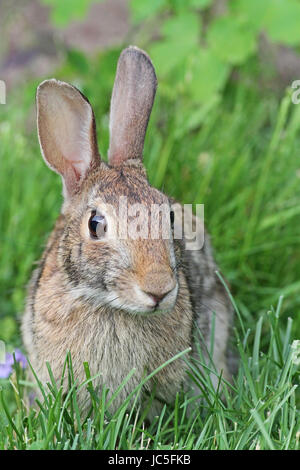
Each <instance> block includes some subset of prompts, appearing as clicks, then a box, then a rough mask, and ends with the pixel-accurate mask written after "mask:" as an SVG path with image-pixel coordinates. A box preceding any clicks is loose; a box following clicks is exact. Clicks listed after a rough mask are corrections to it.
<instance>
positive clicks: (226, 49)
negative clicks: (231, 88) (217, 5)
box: [207, 16, 257, 65]
mask: <svg viewBox="0 0 300 470" xmlns="http://www.w3.org/2000/svg"><path fill="white" fill-rule="evenodd" d="M207 42H208V44H209V45H210V47H211V48H212V50H213V52H214V53H215V55H216V56H218V57H219V58H220V59H221V60H224V61H225V62H229V63H231V64H233V65H237V64H241V63H243V62H244V61H245V60H246V59H247V58H248V57H249V56H250V55H251V54H253V53H254V52H255V50H256V47H257V44H256V32H255V30H254V29H253V28H252V27H251V25H250V23H247V22H244V21H234V20H233V18H232V17H230V16H222V17H219V18H217V19H216V20H215V21H214V22H213V23H212V24H211V26H210V29H209V30H208V34H207Z"/></svg>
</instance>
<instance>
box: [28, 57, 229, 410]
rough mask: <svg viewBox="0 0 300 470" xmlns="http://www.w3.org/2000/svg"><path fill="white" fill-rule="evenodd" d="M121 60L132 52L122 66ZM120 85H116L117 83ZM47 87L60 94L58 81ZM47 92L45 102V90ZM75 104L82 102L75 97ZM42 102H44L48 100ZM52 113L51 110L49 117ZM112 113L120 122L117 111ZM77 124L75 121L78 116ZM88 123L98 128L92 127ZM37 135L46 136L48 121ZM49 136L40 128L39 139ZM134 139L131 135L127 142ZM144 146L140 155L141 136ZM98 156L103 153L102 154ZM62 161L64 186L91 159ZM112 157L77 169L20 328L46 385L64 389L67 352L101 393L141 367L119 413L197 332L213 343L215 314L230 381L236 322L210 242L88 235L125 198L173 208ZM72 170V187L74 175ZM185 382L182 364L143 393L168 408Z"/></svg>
mask: <svg viewBox="0 0 300 470" xmlns="http://www.w3.org/2000/svg"><path fill="white" fill-rule="evenodd" d="M137 51H138V50H137V49H135V52H134V57H136V60H137V61H139V60H141V61H142V64H143V66H144V64H145V57H144V55H143V54H144V53H143V52H142V51H140V52H139V53H138V52H137ZM129 53H130V54H131V53H132V51H131V50H130V51H129ZM124 57H126V51H125V53H124V52H123V55H122V60H124ZM149 60H150V59H149V58H147V62H146V63H147V64H148V67H150V66H151V67H152V65H151V62H148V61H149ZM121 78H122V77H121ZM121 78H120V77H117V81H118V83H119V84H120V80H121ZM140 79H141V77H139V80H140ZM122 80H124V79H123V78H122ZM44 83H46V82H44ZM50 86H51V87H53V86H54V84H53V82H51V84H50ZM56 86H57V88H58V93H59V94H60V95H61V99H62V100H63V102H64V101H65V96H64V91H63V93H62V90H61V87H62V86H63V87H65V85H64V84H62V83H61V82H58V83H57V85H56ZM149 86H151V84H150V85H149ZM43 87H44V91H45V93H47V84H45V85H43ZM125 88H126V86H125ZM63 89H65V88H63ZM74 90H75V89H74ZM52 92H53V89H52V88H51V93H52ZM72 97H73V98H72V99H75V100H77V99H78V94H77V93H76V90H75V91H74V92H72ZM140 98H141V97H140ZM45 99H46V101H47V94H46V96H45ZM147 99H148V98H147ZM70 106H71V109H72V108H73V105H72V103H71V105H70V104H69V102H68V109H70ZM82 106H85V105H83V104H81V105H80V106H77V107H76V110H77V112H79V113H80V112H82V113H83V114H84V113H85V108H84V112H83V110H82ZM112 106H116V105H115V104H114V105H112ZM117 106H121V107H122V103H121V104H120V103H119V102H118V104H117ZM74 109H75V107H74ZM81 110H82V111H81ZM143 112H144V113H145V115H144V116H140V119H141V121H143V122H146V121H147V122H148V119H149V115H150V112H151V109H150V110H149V107H148V108H147V107H146V108H143V106H141V105H140V109H139V113H143ZM47 113H48V110H47V106H46V107H45V108H44V114H45V116H47ZM114 113H115V115H118V110H114ZM70 115H71V117H72V113H71V114H70ZM90 116H92V114H91V113H90ZM76 122H77V121H76ZM91 122H92V128H93V126H94V124H93V122H94V121H91ZM77 124H78V122H77ZM51 125H54V123H53V122H52V124H51ZM132 125H133V126H134V125H135V123H132ZM39 126H42V127H43V121H40V123H39ZM70 129H71V130H72V123H70ZM89 129H91V127H89ZM43 132H44V130H42V131H41V129H40V132H39V134H40V136H41V135H43ZM89 132H90V131H89ZM133 133H134V130H133V128H132V129H131V130H130V135H133ZM47 135H49V133H48V134H47ZM53 136H54V138H53V139H54V140H53V141H51V149H53V148H54V149H56V148H61V146H62V143H61V142H60V141H57V142H56V140H55V139H56V137H55V133H53ZM59 138H60V136H59V137H58V139H59ZM138 138H139V140H140V144H139V145H140V147H139V148H140V150H141V141H143V139H144V135H140V136H139V137H138ZM112 139H113V137H112ZM48 140H49V139H48V138H47V140H43V141H42V142H41V145H42V148H43V152H44V157H45V159H46V160H47V163H48V164H49V165H50V166H53V165H52V161H51V158H52V152H49V148H48ZM90 142H91V144H90V148H93V149H94V146H95V137H94V134H92V136H90ZM93 152H94V154H95V153H96V154H97V151H96V150H95V149H94V150H93ZM127 152H128V149H127ZM94 154H93V155H94ZM61 158H62V159H63V160H62V161H60V157H59V151H56V150H55V159H56V160H55V165H56V170H57V168H59V171H58V172H59V173H60V174H61V175H62V177H63V179H64V181H65V178H66V174H65V173H64V171H65V170H64V169H65V168H68V167H69V166H70V165H73V159H74V160H75V162H76V164H77V162H81V161H82V159H83V162H84V158H85V157H84V154H80V155H75V156H73V155H72V159H70V156H69V155H68V152H66V153H65V154H64V155H62V156H61ZM114 158H115V157H112V161H111V160H110V165H107V164H105V163H103V162H102V163H100V159H99V162H98V164H96V163H95V157H92V158H89V159H88V161H87V162H86V164H85V165H81V166H80V170H81V171H82V174H79V175H76V176H75V179H76V181H75V180H74V179H73V180H71V181H69V182H68V185H67V187H66V189H67V192H66V198H65V202H64V205H63V209H62V214H61V215H60V217H59V219H58V221H57V223H56V226H55V228H54V230H53V232H52V234H51V236H50V238H49V241H48V244H47V247H46V249H45V251H44V254H43V257H42V259H41V261H40V263H39V266H38V268H37V269H36V270H35V272H34V274H33V277H32V280H31V283H30V287H29V292H28V299H27V306H26V311H25V315H24V318H23V326H22V330H23V338H24V342H25V345H26V348H27V352H28V354H29V358H30V360H31V362H32V365H33V367H34V369H35V370H36V373H37V374H38V376H39V377H40V379H41V380H43V381H47V380H48V373H47V369H46V361H48V362H50V365H51V367H52V370H53V373H54V377H55V378H56V379H57V380H59V378H60V377H61V373H62V367H63V363H64V360H65V356H66V353H67V352H68V351H70V352H71V356H72V362H73V368H74V373H75V376H76V378H77V379H78V380H79V382H81V381H83V380H84V379H85V375H84V369H83V362H84V361H87V362H88V363H89V365H90V369H91V373H92V375H96V374H99V373H100V374H101V375H100V376H98V377H97V378H96V379H95V381H94V385H95V387H96V389H97V390H98V391H99V393H101V387H102V385H103V384H105V385H106V386H108V387H109V389H110V390H111V391H114V390H115V389H116V388H117V387H118V386H119V385H120V383H121V382H122V380H123V379H124V378H125V377H126V375H127V374H128V373H129V372H130V371H131V370H132V369H133V368H135V374H134V375H133V377H132V378H131V380H130V381H129V382H128V383H127V384H126V386H125V388H124V389H123V390H122V392H121V394H120V395H119V397H118V399H117V400H116V401H115V402H114V404H113V407H112V408H113V409H115V408H116V407H117V406H118V405H119V404H120V403H121V402H122V401H123V400H124V398H125V397H126V396H127V395H128V394H129V393H130V392H131V391H132V390H133V389H134V387H135V386H137V385H138V384H139V383H140V381H141V380H142V378H143V377H144V375H145V374H147V373H150V372H152V371H153V370H154V369H156V368H157V367H159V366H160V365H162V364H163V363H164V362H166V361H167V360H169V359H171V358H172V357H173V356H174V355H176V354H177V353H179V352H181V351H183V350H185V349H186V348H188V347H191V348H193V346H194V336H195V324H196V325H197V326H198V327H199V328H200V330H201V333H202V335H203V337H204V340H205V342H206V343H207V344H209V340H210V333H211V324H212V316H213V312H215V313H216V325H215V345H214V360H215V364H216V367H217V368H218V370H219V371H221V369H222V370H223V375H225V377H226V378H229V373H228V368H227V362H226V352H227V340H228V331H229V325H230V317H231V308H230V306H229V302H228V300H227V298H226V294H225V291H224V288H223V286H222V285H221V284H220V282H219V281H218V278H217V277H216V275H215V270H216V266H215V264H214V261H213V258H212V254H211V248H210V243H209V239H208V237H206V240H205V246H204V248H203V249H201V247H200V246H199V249H198V250H196V251H187V250H186V249H185V242H184V240H179V241H177V240H173V239H172V237H171V238H170V239H167V240H165V239H163V238H162V237H161V236H160V237H159V238H158V239H156V240H154V239H153V240H152V239H130V238H129V239H124V240H121V239H118V240H112V241H111V240H108V239H106V238H104V239H103V240H96V241H95V240H92V239H91V238H90V236H89V234H88V229H87V226H88V220H89V217H90V213H91V210H92V209H93V208H99V207H100V208H101V207H103V205H104V204H110V207H111V211H109V213H107V214H105V215H106V217H107V219H109V221H113V220H114V221H115V222H116V223H117V222H118V219H117V218H116V217H115V212H114V211H116V210H117V208H118V202H119V197H120V196H126V197H127V199H128V203H129V204H135V203H137V202H138V203H142V204H143V205H144V206H145V207H146V208H147V209H150V208H151V205H152V204H168V205H170V206H171V204H172V202H171V201H170V200H169V199H168V198H167V196H165V195H164V194H163V193H161V192H159V191H158V190H157V189H155V188H153V187H151V186H150V185H149V183H148V181H147V178H146V172H145V170H144V168H143V166H142V163H141V155H140V158H138V155H136V156H135V158H132V154H131V153H130V154H128V155H127V160H125V157H124V155H123V157H122V165H120V161H119V160H118V159H117V162H115V163H116V165H115V166H114V165H112V163H114V161H115V160H114ZM91 160H92V164H91ZM64 162H65V163H64ZM66 171H67V173H68V174H67V178H69V175H70V172H69V170H66ZM78 176H79V177H78ZM173 209H174V211H175V223H176V214H177V215H178V214H179V212H180V211H181V206H180V205H179V204H173ZM194 220H195V219H194ZM148 294H149V295H148ZM153 296H154V297H159V298H160V297H164V299H163V300H162V301H161V303H160V304H159V305H165V307H161V308H162V310H157V311H156V310H151V308H152V307H149V309H150V310H149V309H148V310H147V308H148V307H147V305H148V304H147V302H152V300H150V299H152V297H153ZM144 305H145V307H144ZM153 308H154V307H153ZM143 309H145V311H144V310H143ZM202 346H203V348H204V350H205V347H204V345H202ZM193 354H194V355H195V354H196V350H194V352H193ZM187 382H188V381H187V375H186V365H185V363H184V361H183V360H182V359H178V360H176V362H173V363H171V364H170V365H168V366H167V367H165V368H163V369H162V370H161V371H160V372H159V373H158V374H156V375H155V377H154V378H153V379H151V381H149V382H148V383H147V384H146V385H145V386H144V389H143V393H142V395H141V400H142V401H143V398H142V397H143V394H144V393H146V392H147V393H150V392H151V391H152V389H153V387H154V386H155V387H156V396H157V398H159V399H160V400H163V401H166V402H171V401H172V400H173V399H174V396H175V394H176V392H177V391H178V390H179V389H180V387H181V386H183V385H187ZM79 400H80V405H81V407H82V409H83V410H85V409H86V408H87V407H88V406H89V402H88V394H87V392H86V391H85V390H84V389H81V391H80V393H79ZM157 411H158V402H155V404H154V406H153V408H152V411H151V414H152V415H153V413H156V412H157Z"/></svg>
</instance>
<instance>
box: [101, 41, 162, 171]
mask: <svg viewBox="0 0 300 470" xmlns="http://www.w3.org/2000/svg"><path fill="white" fill-rule="evenodd" d="M156 87H157V79H156V74H155V70H154V67H153V64H152V62H151V60H150V58H149V56H148V55H147V54H146V52H144V51H142V50H141V49H139V48H138V47H134V46H130V47H128V48H127V49H124V50H123V52H122V54H121V55H120V58H119V61H118V66H117V73H116V79H115V83H114V88H113V93H112V99H111V107H110V126H109V127H110V144H109V151H108V161H109V163H110V164H111V165H113V166H119V165H123V164H126V161H127V160H132V159H138V160H142V158H143V148H144V140H145V134H146V130H147V126H148V121H149V118H150V114H151V110H152V106H153V101H154V97H155V92H156Z"/></svg>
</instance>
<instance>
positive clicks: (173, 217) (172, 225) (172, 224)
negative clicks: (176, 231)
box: [170, 211, 175, 228]
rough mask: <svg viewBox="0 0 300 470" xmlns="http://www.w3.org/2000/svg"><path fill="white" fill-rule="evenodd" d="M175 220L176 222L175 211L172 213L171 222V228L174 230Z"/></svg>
mask: <svg viewBox="0 0 300 470" xmlns="http://www.w3.org/2000/svg"><path fill="white" fill-rule="evenodd" d="M174 220H175V214H174V211H170V222H171V227H172V228H174Z"/></svg>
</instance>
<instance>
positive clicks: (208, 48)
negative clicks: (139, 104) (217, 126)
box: [130, 0, 300, 104]
mask: <svg viewBox="0 0 300 470" xmlns="http://www.w3.org/2000/svg"><path fill="white" fill-rule="evenodd" d="M218 3H219V2H218V1H213V0H156V1H149V2H147V1H146V2H141V1H139V0H131V2H130V7H131V13H132V19H133V21H134V22H136V23H139V22H140V21H141V20H144V22H145V23H146V22H151V21H153V22H155V23H156V24H157V31H156V34H157V35H158V36H159V39H158V40H155V41H154V42H153V43H152V44H151V46H150V47H149V49H147V50H148V51H149V53H150V55H151V58H152V59H153V61H154V64H155V65H156V67H157V70H158V76H159V78H164V79H167V85H166V87H165V90H164V91H165V93H168V94H170V95H172V96H173V97H174V99H176V97H177V96H178V95H180V94H184V95H185V98H186V99H188V100H190V102H191V103H193V104H194V103H199V102H201V103H203V102H207V101H209V100H210V99H211V98H212V97H213V96H215V95H216V94H218V93H220V92H221V91H222V90H223V89H224V86H225V84H226V83H227V80H228V77H229V76H230V73H231V72H232V70H233V68H234V67H239V66H241V65H243V64H244V63H245V62H246V61H247V60H248V59H249V58H251V57H253V56H255V55H256V54H257V52H258V39H259V35H260V33H262V32H264V33H266V34H267V36H268V37H269V39H270V40H271V41H274V42H280V43H281V44H285V45H290V46H296V45H299V44H300V28H299V23H300V2H299V1H298V0H263V1H261V0H251V1H249V0H229V1H228V2H227V3H226V2H223V10H224V11H222V13H220V12H218V10H217V8H216V6H218ZM145 5H146V6H145ZM143 27H144V25H143ZM143 34H144V33H143ZM146 36H147V33H146ZM152 36H153V29H152V28H150V29H149V37H148V39H149V41H150V40H151V39H152ZM143 40H144V41H145V43H147V37H146V38H145V37H144V38H143Z"/></svg>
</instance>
